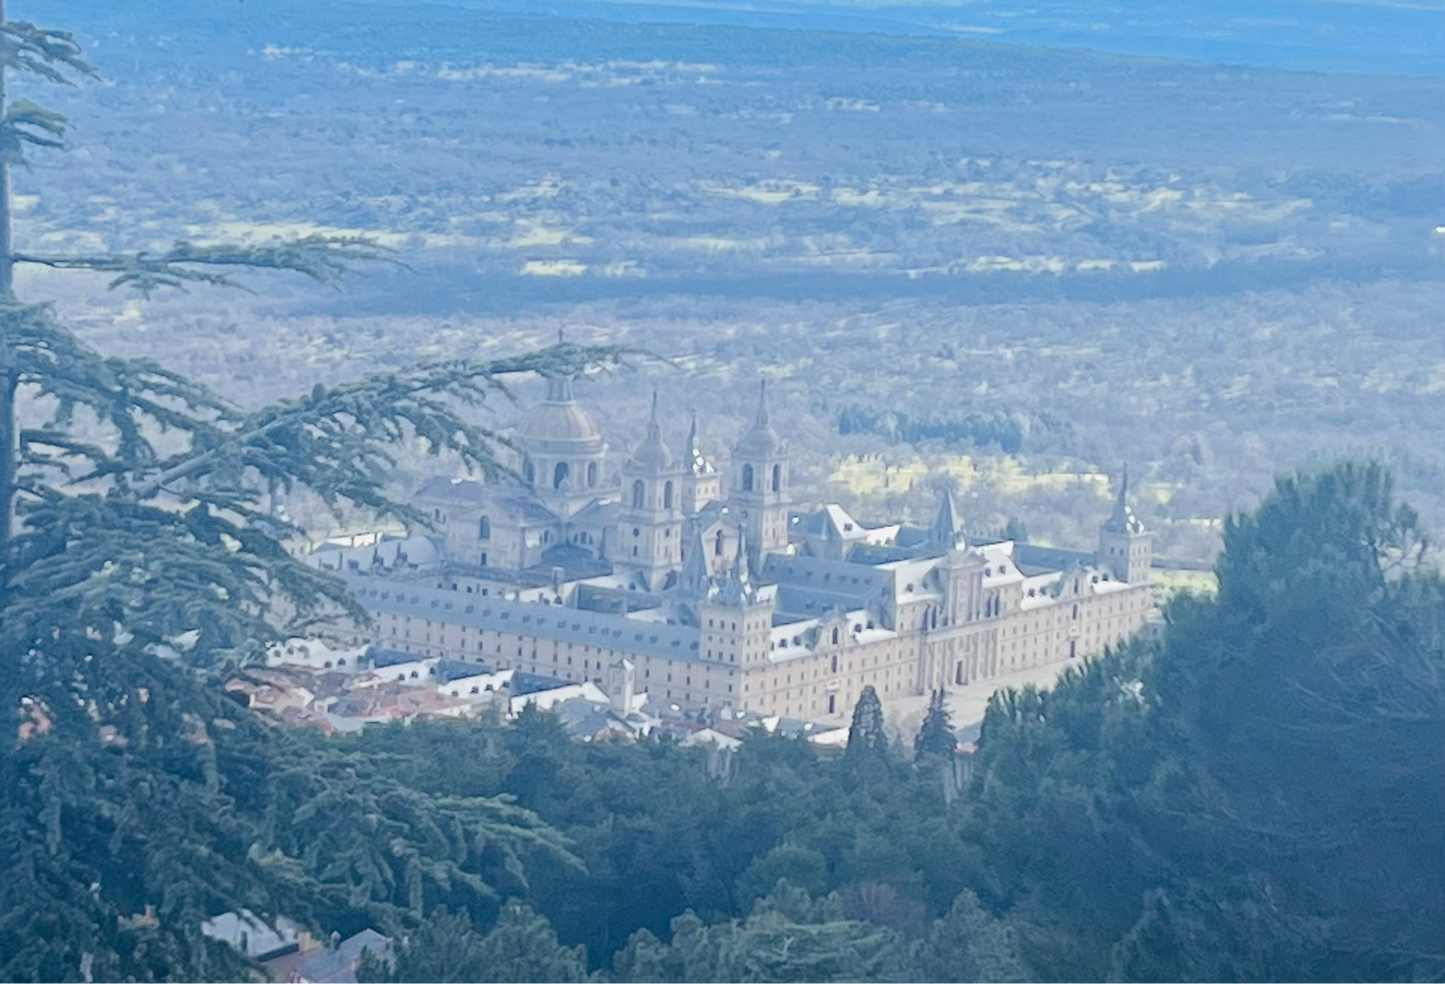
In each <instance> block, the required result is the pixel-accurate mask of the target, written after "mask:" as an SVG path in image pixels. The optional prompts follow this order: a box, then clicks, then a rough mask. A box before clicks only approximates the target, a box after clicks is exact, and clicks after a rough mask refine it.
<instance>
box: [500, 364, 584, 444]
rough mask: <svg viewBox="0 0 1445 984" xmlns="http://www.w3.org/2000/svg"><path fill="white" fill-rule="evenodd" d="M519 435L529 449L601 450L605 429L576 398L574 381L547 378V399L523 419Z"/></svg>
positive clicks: (518, 431)
mask: <svg viewBox="0 0 1445 984" xmlns="http://www.w3.org/2000/svg"><path fill="white" fill-rule="evenodd" d="M517 436H518V437H519V438H520V439H521V441H522V443H523V444H524V445H525V446H526V448H527V450H529V451H542V452H550V453H553V454H600V453H601V451H602V432H601V431H600V430H598V429H597V422H596V421H594V420H593V419H592V415H591V414H589V413H588V412H587V411H586V410H585V409H583V408H582V406H581V404H579V403H578V402H577V401H576V400H575V399H573V398H572V381H571V380H570V379H565V378H556V379H548V380H547V399H545V400H543V401H542V402H541V403H539V404H537V405H536V406H535V407H533V408H532V409H531V410H530V411H528V413H527V416H526V417H524V418H523V419H522V425H521V426H520V427H519V428H517Z"/></svg>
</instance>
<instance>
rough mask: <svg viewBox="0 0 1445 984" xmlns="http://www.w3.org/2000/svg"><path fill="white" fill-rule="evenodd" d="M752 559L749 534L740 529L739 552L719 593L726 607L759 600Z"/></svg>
mask: <svg viewBox="0 0 1445 984" xmlns="http://www.w3.org/2000/svg"><path fill="white" fill-rule="evenodd" d="M752 567H753V565H752V558H751V557H749V556H748V536H747V532H746V531H745V530H744V529H743V528H742V527H741V526H740V527H738V550H737V553H736V554H734V555H733V563H732V567H731V569H730V570H729V571H728V576H727V577H726V578H725V579H724V580H723V583H722V588H721V589H720V590H719V591H718V599H719V600H720V601H721V602H722V603H723V604H725V605H747V604H751V603H752V602H754V601H756V600H757V596H758V595H757V591H756V590H755V589H754V587H753V577H752Z"/></svg>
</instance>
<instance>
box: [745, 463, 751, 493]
mask: <svg viewBox="0 0 1445 984" xmlns="http://www.w3.org/2000/svg"><path fill="white" fill-rule="evenodd" d="M752 490H753V466H752V465H743V491H744V492H751V491H752Z"/></svg>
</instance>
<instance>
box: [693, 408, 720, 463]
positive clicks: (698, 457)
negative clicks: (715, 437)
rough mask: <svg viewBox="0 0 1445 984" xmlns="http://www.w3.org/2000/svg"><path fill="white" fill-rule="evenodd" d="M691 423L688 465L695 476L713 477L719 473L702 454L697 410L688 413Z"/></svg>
mask: <svg viewBox="0 0 1445 984" xmlns="http://www.w3.org/2000/svg"><path fill="white" fill-rule="evenodd" d="M688 415H689V417H690V419H691V423H690V425H689V427H688V430H687V465H688V467H689V468H691V469H692V473H693V474H694V475H711V474H712V473H713V472H715V471H717V469H716V468H714V467H713V465H712V462H711V461H708V460H707V458H706V457H705V456H704V455H703V453H702V448H700V447H698V442H697V410H696V409H692V410H689V411H688Z"/></svg>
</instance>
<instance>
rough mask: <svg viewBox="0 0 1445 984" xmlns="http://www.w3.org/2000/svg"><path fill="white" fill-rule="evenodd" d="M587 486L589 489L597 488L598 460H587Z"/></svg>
mask: <svg viewBox="0 0 1445 984" xmlns="http://www.w3.org/2000/svg"><path fill="white" fill-rule="evenodd" d="M587 487H588V488H589V489H595V488H597V462H595V461H589V462H587Z"/></svg>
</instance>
